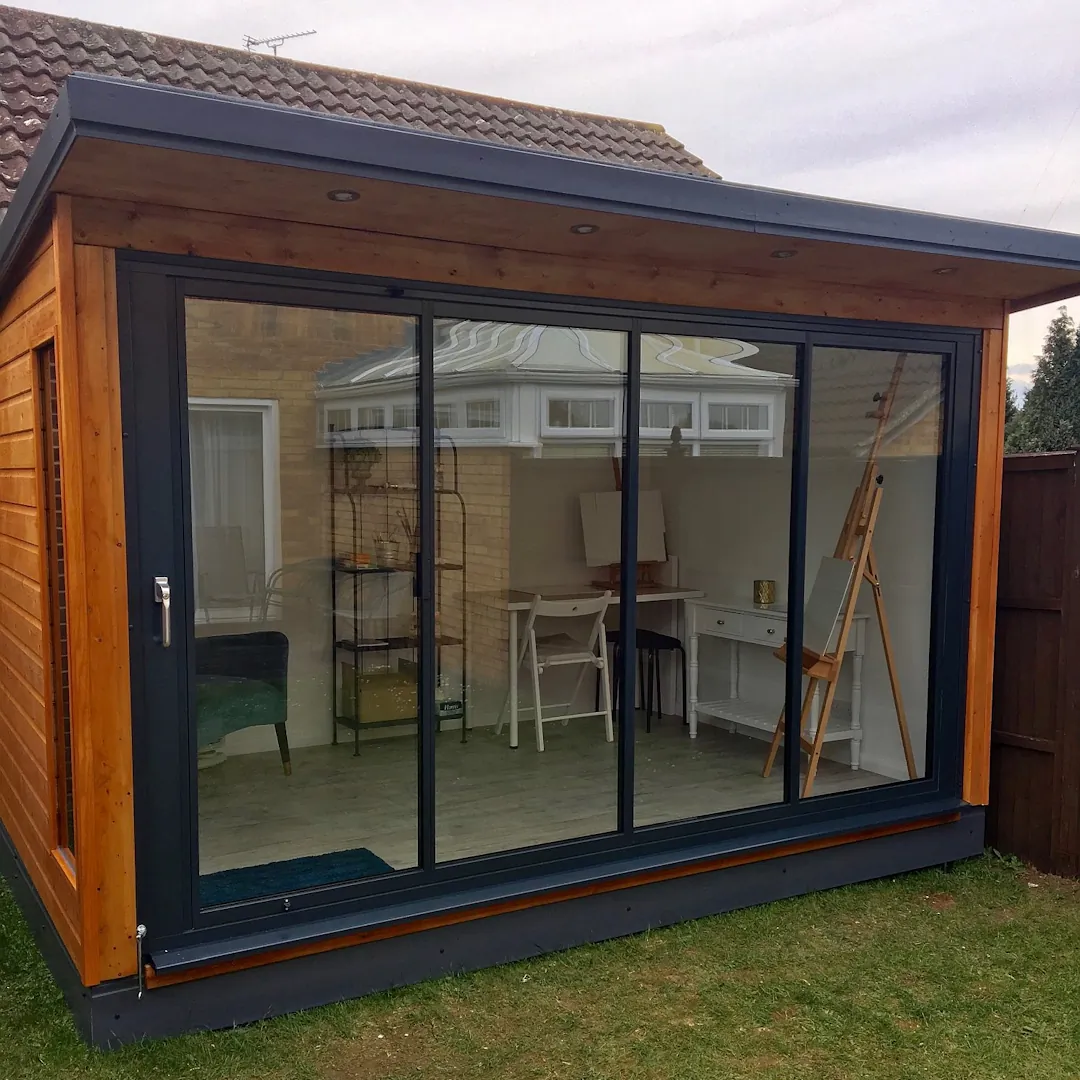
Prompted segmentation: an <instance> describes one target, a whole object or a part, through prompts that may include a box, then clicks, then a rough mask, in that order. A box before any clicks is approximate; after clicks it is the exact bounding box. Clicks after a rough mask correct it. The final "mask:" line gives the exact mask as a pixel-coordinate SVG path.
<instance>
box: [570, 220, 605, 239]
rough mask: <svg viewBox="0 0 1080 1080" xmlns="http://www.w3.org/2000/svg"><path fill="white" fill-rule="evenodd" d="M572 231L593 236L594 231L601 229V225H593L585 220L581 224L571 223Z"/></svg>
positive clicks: (576, 233) (579, 234)
mask: <svg viewBox="0 0 1080 1080" xmlns="http://www.w3.org/2000/svg"><path fill="white" fill-rule="evenodd" d="M570 231H571V232H572V233H574V234H575V235H576V236H591V235H592V234H593V233H594V232H599V231H600V226H599V225H593V224H592V223H591V222H589V221H583V222H582V223H581V224H580V225H571V226H570Z"/></svg>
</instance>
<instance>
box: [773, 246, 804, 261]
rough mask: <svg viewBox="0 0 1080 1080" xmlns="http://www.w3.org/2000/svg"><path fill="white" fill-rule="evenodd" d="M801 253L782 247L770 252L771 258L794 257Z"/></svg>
mask: <svg viewBox="0 0 1080 1080" xmlns="http://www.w3.org/2000/svg"><path fill="white" fill-rule="evenodd" d="M798 254H799V253H798V252H797V251H793V250H792V249H791V248H780V249H778V250H777V251H774V252H772V253H771V254H770V256H769V258H770V259H794V258H795V256H796V255H798Z"/></svg>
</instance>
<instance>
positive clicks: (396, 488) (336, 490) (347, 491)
mask: <svg viewBox="0 0 1080 1080" xmlns="http://www.w3.org/2000/svg"><path fill="white" fill-rule="evenodd" d="M419 490H420V489H419V488H418V487H417V486H416V484H368V485H367V486H366V487H362V488H344V487H333V488H331V489H330V493H331V494H332V495H394V494H397V493H401V494H404V495H408V494H413V493H416V492H418V491H419ZM434 490H435V494H436V495H458V496H460V495H461V492H460V491H458V489H457V488H446V487H437V488H435V489H434Z"/></svg>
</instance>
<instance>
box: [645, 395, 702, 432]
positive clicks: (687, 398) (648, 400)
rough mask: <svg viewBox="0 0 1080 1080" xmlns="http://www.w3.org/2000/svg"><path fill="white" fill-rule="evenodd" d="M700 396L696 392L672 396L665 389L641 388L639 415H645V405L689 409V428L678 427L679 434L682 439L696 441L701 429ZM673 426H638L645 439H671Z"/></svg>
mask: <svg viewBox="0 0 1080 1080" xmlns="http://www.w3.org/2000/svg"><path fill="white" fill-rule="evenodd" d="M700 401H701V395H700V394H699V393H697V392H694V391H691V392H690V393H684V394H682V395H680V394H677V393H675V394H673V393H671V392H670V391H668V390H667V389H657V390H650V389H646V388H642V391H641V406H642V408H641V415H642V416H644V415H645V408H644V407H645V405H646V404H649V405H668V406H672V405H673V406H675V407H684V408H689V409H690V425H689V427H680V428H679V432H680V434H681V435H682V436H683V438H689V439H696V438H697V437H698V432H699V430H700V428H701V415H702V414H701V404H700ZM672 426H673V425H670V424H669V425H666V426H664V427H649V426H647V425H646V424H645V423H644V422H642V423H641V425H640V432H641V436H642V437H643V438H646V439H668V438H670V437H671V428H672Z"/></svg>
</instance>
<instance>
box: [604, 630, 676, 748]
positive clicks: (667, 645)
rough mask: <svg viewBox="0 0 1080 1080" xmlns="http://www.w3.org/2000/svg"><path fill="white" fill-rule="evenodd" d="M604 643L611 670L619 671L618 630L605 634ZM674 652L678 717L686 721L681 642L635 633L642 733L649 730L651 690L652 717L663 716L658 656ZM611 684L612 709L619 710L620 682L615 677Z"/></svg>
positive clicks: (650, 632) (651, 632)
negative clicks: (679, 699) (609, 649)
mask: <svg viewBox="0 0 1080 1080" xmlns="http://www.w3.org/2000/svg"><path fill="white" fill-rule="evenodd" d="M607 641H608V644H609V645H610V646H611V647H612V649H613V650H614V665H613V670H614V671H616V672H617V671H618V669H619V654H620V652H621V651H622V638H621V636H620V633H619V631H618V630H609V631H608V632H607ZM676 651H677V652H678V653H679V656H680V659H681V666H682V718H683V723H684V724H685V723H686V722H687V719H686V650H685V649H684V648H683V643H682V642H681V641H680V640H679V639H678V638H677V637H672V636H671V635H670V634H661V633H660V632H659V631H657V630H645V629H642V628H640V627H639V628H638V631H637V668H638V687H639V690H638V693H639V694H640V695H641V700H642V703H643V705H644V706H645V730H646V731H647V732H650V731H652V712H653V690H654V689H655V690H656V718H657V720H660V719H662V718H663V716H664V696H663V691H662V689H661V682H660V654H661V653H663V652H676ZM613 683H614V695H613V708H615V709H616V710H617V709H618V707H619V690H620V688H621V686H622V679H619V678H616V679H614V680H613ZM599 694H600V684H599V682H597V684H596V695H597V697H598V698H599Z"/></svg>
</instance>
